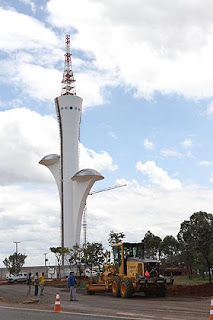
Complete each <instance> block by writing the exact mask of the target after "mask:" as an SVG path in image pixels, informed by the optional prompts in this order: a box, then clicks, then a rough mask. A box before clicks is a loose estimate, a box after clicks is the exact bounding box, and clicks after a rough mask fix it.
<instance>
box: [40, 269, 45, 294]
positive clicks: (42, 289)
mask: <svg viewBox="0 0 213 320" xmlns="http://www.w3.org/2000/svg"><path fill="white" fill-rule="evenodd" d="M39 286H40V296H43V295H44V293H43V291H44V272H42V274H41V275H40V276H39Z"/></svg>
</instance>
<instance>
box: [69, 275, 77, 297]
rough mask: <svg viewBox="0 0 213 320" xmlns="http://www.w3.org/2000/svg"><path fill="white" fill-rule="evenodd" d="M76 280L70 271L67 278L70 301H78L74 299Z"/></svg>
mask: <svg viewBox="0 0 213 320" xmlns="http://www.w3.org/2000/svg"><path fill="white" fill-rule="evenodd" d="M76 283H77V282H76V280H75V277H74V272H73V271H70V274H69V277H68V288H70V301H78V300H77V299H76V288H75V286H76Z"/></svg>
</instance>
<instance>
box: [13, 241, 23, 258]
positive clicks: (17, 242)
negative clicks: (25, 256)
mask: <svg viewBox="0 0 213 320" xmlns="http://www.w3.org/2000/svg"><path fill="white" fill-rule="evenodd" d="M13 243H15V244H16V255H17V254H18V244H19V243H21V242H20V241H13Z"/></svg>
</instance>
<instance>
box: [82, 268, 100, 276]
mask: <svg viewBox="0 0 213 320" xmlns="http://www.w3.org/2000/svg"><path fill="white" fill-rule="evenodd" d="M84 275H85V277H88V278H91V277H96V276H97V275H98V272H97V271H96V270H91V269H85V270H84Z"/></svg>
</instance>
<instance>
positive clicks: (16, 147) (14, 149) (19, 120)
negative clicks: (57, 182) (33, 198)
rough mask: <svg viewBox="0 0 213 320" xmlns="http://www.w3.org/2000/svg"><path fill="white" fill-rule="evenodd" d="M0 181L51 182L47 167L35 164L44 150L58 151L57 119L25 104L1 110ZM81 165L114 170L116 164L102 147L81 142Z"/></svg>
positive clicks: (1, 182) (0, 182)
mask: <svg viewBox="0 0 213 320" xmlns="http://www.w3.org/2000/svg"><path fill="white" fill-rule="evenodd" d="M0 122H1V126H0V145H1V156H0V176H1V179H0V185H4V184H10V183H18V182H31V183H32V182H44V181H46V182H52V181H53V178H52V176H51V174H50V173H49V171H48V170H47V169H46V168H45V167H44V166H41V165H39V164H38V162H39V161H40V160H41V159H42V158H43V157H44V156H45V155H47V154H51V153H59V131H58V124H57V121H56V120H55V119H54V118H52V117H50V116H42V115H40V114H38V113H37V112H35V111H31V110H29V109H27V108H19V109H12V110H9V111H4V112H0ZM80 164H81V168H93V169H96V170H100V171H102V170H109V171H114V170H116V169H117V165H115V164H114V163H113V159H112V157H111V156H110V155H109V154H108V153H107V152H105V151H101V152H99V153H98V152H95V151H93V150H91V149H88V148H86V147H84V146H83V145H82V144H80Z"/></svg>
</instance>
